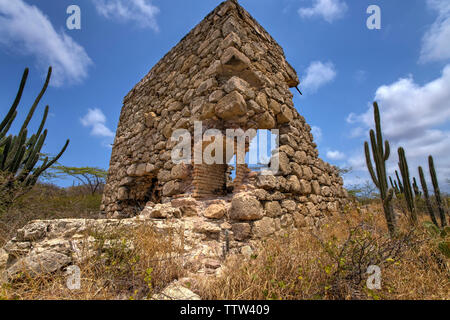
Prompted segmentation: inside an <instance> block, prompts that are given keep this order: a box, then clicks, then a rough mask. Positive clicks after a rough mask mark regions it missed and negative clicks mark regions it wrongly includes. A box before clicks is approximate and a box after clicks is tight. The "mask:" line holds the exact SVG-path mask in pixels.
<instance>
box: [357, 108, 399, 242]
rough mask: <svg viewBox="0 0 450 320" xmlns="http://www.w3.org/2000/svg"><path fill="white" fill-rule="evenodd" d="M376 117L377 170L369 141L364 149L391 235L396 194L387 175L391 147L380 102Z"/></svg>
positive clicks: (373, 137)
mask: <svg viewBox="0 0 450 320" xmlns="http://www.w3.org/2000/svg"><path fill="white" fill-rule="evenodd" d="M373 107H374V119H375V129H376V135H375V131H374V130H370V142H371V145H372V155H373V160H374V163H375V168H376V171H375V170H374V167H373V165H372V159H371V156H370V149H369V143H368V142H365V143H364V151H365V155H366V164H367V168H368V170H369V173H370V176H371V177H372V180H373V183H374V184H375V186H376V187H377V188H378V189H379V190H380V197H381V200H382V202H383V210H384V215H385V217H386V222H387V226H388V229H389V233H390V234H391V236H394V235H395V233H396V222H395V215H394V209H393V206H392V198H393V196H394V190H393V189H389V188H388V182H387V175H386V161H387V160H388V159H389V155H390V147H389V142H388V141H384V143H383V136H382V132H381V120H380V111H379V108H378V104H377V103H376V102H374V104H373Z"/></svg>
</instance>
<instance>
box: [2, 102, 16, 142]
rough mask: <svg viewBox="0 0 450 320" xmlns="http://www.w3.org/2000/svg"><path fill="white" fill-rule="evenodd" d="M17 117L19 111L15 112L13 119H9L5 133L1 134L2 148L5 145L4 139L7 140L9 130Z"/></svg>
mask: <svg viewBox="0 0 450 320" xmlns="http://www.w3.org/2000/svg"><path fill="white" fill-rule="evenodd" d="M16 117H17V111H14V113H13V115H12V117H11V118H10V119H9V122H8V123H7V124H6V126H5V127H4V129H3V131H1V132H0V147H1V146H2V145H3V143H2V142H3V141H2V140H3V139H4V138H5V136H6V134H7V133H8V131H9V129H10V128H11V125H12V123H13V122H14V120H15V119H16Z"/></svg>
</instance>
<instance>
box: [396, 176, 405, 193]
mask: <svg viewBox="0 0 450 320" xmlns="http://www.w3.org/2000/svg"><path fill="white" fill-rule="evenodd" d="M395 176H396V177H397V182H398V188H399V190H400V193H404V192H405V189H404V188H403V184H402V179H400V176H399V175H398V171H397V170H395Z"/></svg>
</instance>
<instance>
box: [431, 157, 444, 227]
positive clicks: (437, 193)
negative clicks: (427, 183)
mask: <svg viewBox="0 0 450 320" xmlns="http://www.w3.org/2000/svg"><path fill="white" fill-rule="evenodd" d="M428 165H429V167H430V175H431V182H432V183H433V189H434V197H435V198H436V203H437V205H438V209H439V217H440V219H441V225H442V227H445V226H446V225H447V221H446V219H445V209H444V204H443V203H442V198H441V191H440V190H439V184H438V180H437V176H436V170H435V169H434V161H433V157H432V156H429V157H428Z"/></svg>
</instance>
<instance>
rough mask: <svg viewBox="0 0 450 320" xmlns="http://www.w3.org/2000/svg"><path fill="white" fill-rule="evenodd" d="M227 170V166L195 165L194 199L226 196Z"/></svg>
mask: <svg viewBox="0 0 450 320" xmlns="http://www.w3.org/2000/svg"><path fill="white" fill-rule="evenodd" d="M227 169H228V165H226V164H212V165H206V164H199V165H197V164H196V165H194V181H193V184H194V194H193V196H194V198H207V197H210V196H217V195H225V194H226V184H227V180H226V178H227V176H226V174H227Z"/></svg>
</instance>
